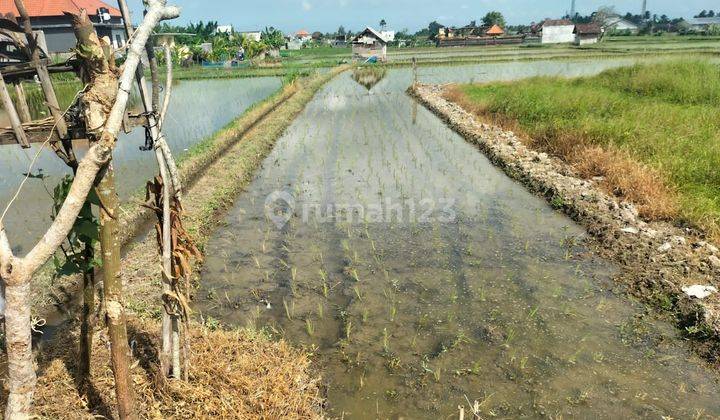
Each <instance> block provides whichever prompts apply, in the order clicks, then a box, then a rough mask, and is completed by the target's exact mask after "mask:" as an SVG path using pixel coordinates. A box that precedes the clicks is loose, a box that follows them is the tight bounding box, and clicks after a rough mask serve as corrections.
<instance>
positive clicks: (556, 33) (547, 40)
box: [540, 19, 575, 44]
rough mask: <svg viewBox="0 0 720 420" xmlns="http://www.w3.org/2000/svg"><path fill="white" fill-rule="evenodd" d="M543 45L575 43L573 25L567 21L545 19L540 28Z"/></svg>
mask: <svg viewBox="0 0 720 420" xmlns="http://www.w3.org/2000/svg"><path fill="white" fill-rule="evenodd" d="M540 32H541V42H542V43H543V44H565V43H567V44H570V43H573V42H575V33H574V32H575V24H574V23H572V22H571V21H570V20H568V19H547V20H546V21H545V22H543V23H542V27H541V28H540Z"/></svg>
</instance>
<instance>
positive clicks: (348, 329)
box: [345, 320, 353, 341]
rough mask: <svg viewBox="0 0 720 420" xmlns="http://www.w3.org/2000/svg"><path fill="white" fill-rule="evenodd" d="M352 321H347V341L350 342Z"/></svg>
mask: <svg viewBox="0 0 720 420" xmlns="http://www.w3.org/2000/svg"><path fill="white" fill-rule="evenodd" d="M352 326H353V325H352V321H350V320H347V321H346V322H345V339H346V340H347V341H350V333H351V332H352Z"/></svg>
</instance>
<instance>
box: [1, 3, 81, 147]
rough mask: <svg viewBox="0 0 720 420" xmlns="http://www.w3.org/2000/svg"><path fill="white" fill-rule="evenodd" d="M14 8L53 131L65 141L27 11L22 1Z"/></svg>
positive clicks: (54, 98)
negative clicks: (48, 110)
mask: <svg viewBox="0 0 720 420" xmlns="http://www.w3.org/2000/svg"><path fill="white" fill-rule="evenodd" d="M15 7H16V8H17V9H18V12H19V13H20V17H21V18H22V20H23V31H24V32H25V37H26V38H27V42H28V46H29V48H30V58H31V60H32V63H33V65H34V66H35V70H36V71H37V75H38V79H40V85H41V87H42V90H43V94H44V95H45V101H46V102H47V105H48V108H49V109H50V114H51V115H52V116H53V119H54V120H55V130H56V131H57V133H58V136H59V137H60V138H61V139H67V134H68V129H67V124H66V123H65V119H64V117H63V114H62V111H61V110H60V104H59V103H58V100H57V96H55V89H53V85H52V81H51V80H50V73H48V70H47V67H45V66H44V65H42V64H40V48H39V47H38V45H37V39H36V38H35V34H34V33H33V30H32V25H31V24H30V17H29V15H28V12H27V9H26V8H25V3H24V2H23V0H15ZM73 158H74V156H73Z"/></svg>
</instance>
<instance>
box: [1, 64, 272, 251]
mask: <svg viewBox="0 0 720 420" xmlns="http://www.w3.org/2000/svg"><path fill="white" fill-rule="evenodd" d="M280 84H281V81H280V79H278V78H256V79H239V80H194V81H181V82H178V83H177V84H176V86H174V90H173V98H172V103H171V106H170V112H169V113H168V120H167V122H166V127H165V134H166V136H167V138H168V142H169V144H170V147H171V149H172V150H173V153H175V156H182V154H183V153H184V151H185V150H187V149H188V148H189V147H191V146H192V145H193V144H195V143H198V142H199V141H201V140H202V139H204V138H206V137H207V136H209V135H211V134H213V133H215V132H216V131H217V130H219V129H221V128H222V127H223V126H225V125H226V124H228V123H229V122H230V121H232V120H233V119H234V118H236V117H237V116H238V115H240V114H242V113H243V111H245V110H246V109H247V108H248V107H250V106H251V105H253V104H255V103H257V102H259V101H261V100H263V99H265V98H267V97H268V96H270V95H271V94H272V93H273V92H275V91H276V90H277V89H279V88H280ZM144 142H145V133H144V131H143V129H142V128H138V129H136V130H135V131H133V132H132V133H130V134H128V135H121V138H120V141H119V142H118V145H117V148H116V150H115V153H114V156H115V158H114V159H115V171H116V176H117V177H118V179H123V180H124V181H123V182H119V183H118V190H119V193H120V195H121V197H122V198H123V199H125V198H128V197H129V196H130V195H131V194H132V193H134V192H136V191H138V190H139V189H140V188H141V187H142V186H143V185H144V184H145V181H146V180H148V179H150V178H151V177H152V176H153V174H155V173H156V172H157V163H156V161H155V155H154V154H153V152H144V151H140V150H139V148H140V146H142V145H143V144H144ZM81 152H82V151H81ZM36 153H37V149H36V146H35V147H33V148H31V149H27V150H23V149H20V148H19V147H4V148H3V153H2V154H0V203H7V202H8V201H9V200H10V198H11V197H12V196H13V195H14V194H15V191H16V190H17V188H18V185H20V183H21V182H22V180H23V178H24V174H25V173H26V172H27V169H28V165H29V164H30V161H31V160H32V159H33V157H34V156H35V154H36ZM68 173H69V169H68V168H67V167H66V166H65V165H64V164H63V163H62V161H60V159H58V158H57V157H56V156H55V155H54V154H53V153H52V152H50V151H47V150H44V151H43V152H42V153H41V155H40V158H39V160H38V162H37V164H36V165H35V168H34V170H33V171H32V174H33V175H34V178H31V179H29V180H28V182H27V183H26V184H25V186H24V188H23V191H22V194H21V195H20V196H19V197H18V200H17V201H16V202H15V204H14V205H13V207H12V208H11V209H10V211H9V212H8V214H7V216H6V219H5V220H4V224H5V227H6V228H7V230H8V233H9V236H10V241H11V243H13V244H16V245H17V246H18V248H17V249H16V250H15V251H16V252H18V253H20V254H22V253H24V252H26V251H27V249H26V248H27V247H29V246H31V245H32V244H34V243H35V242H36V241H37V239H38V238H39V236H40V235H41V234H42V233H43V232H44V231H45V230H46V228H47V226H49V224H50V209H51V207H52V199H51V193H52V191H53V188H54V187H55V185H57V183H58V182H59V180H60V179H61V178H62V177H63V176H65V175H66V174H68ZM3 209H4V206H3ZM38 221H43V222H40V223H38Z"/></svg>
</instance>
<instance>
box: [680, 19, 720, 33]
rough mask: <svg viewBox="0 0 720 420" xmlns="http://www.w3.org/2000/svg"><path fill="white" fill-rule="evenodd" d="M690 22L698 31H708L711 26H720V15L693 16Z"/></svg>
mask: <svg viewBox="0 0 720 420" xmlns="http://www.w3.org/2000/svg"><path fill="white" fill-rule="evenodd" d="M688 23H689V24H690V25H691V26H692V27H693V29H695V30H698V31H706V30H707V29H708V28H710V27H711V26H715V25H718V26H720V16H716V17H704V18H693V19H690V20H688Z"/></svg>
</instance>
